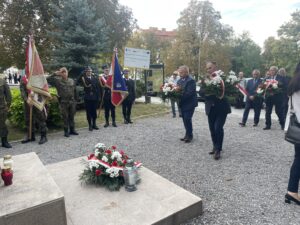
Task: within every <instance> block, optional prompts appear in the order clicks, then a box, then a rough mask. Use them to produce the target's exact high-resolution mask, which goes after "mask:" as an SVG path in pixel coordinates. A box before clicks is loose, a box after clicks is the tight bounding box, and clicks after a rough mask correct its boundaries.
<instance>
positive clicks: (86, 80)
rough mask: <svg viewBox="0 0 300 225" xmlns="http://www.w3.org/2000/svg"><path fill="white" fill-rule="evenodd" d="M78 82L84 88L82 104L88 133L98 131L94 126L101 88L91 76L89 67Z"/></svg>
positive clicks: (96, 79)
mask: <svg viewBox="0 0 300 225" xmlns="http://www.w3.org/2000/svg"><path fill="white" fill-rule="evenodd" d="M78 82H79V83H80V84H81V85H82V86H83V88H84V104H85V110H86V118H87V121H88V124H89V131H92V130H93V129H94V130H99V128H98V127H97V125H96V119H97V106H98V105H99V101H100V99H101V98H100V97H101V87H100V82H99V79H98V78H97V77H96V76H95V75H93V74H92V69H91V67H86V68H85V71H84V74H83V76H81V78H80V79H79V80H78Z"/></svg>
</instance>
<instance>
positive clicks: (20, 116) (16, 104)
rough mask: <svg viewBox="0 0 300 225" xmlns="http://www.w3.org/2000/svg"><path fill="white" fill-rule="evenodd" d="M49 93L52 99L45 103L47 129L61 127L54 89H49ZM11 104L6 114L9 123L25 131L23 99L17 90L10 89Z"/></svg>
mask: <svg viewBox="0 0 300 225" xmlns="http://www.w3.org/2000/svg"><path fill="white" fill-rule="evenodd" d="M50 93H51V95H52V97H53V98H52V99H51V100H50V101H49V102H48V103H47V105H48V118H47V126H49V127H61V126H62V118H61V113H60V110H59V105H58V101H57V97H56V95H57V92H56V89H55V88H50ZM11 94H12V104H11V106H10V110H9V113H8V119H9V121H10V123H11V124H12V125H13V126H15V127H19V128H21V129H25V119H24V108H23V99H22V97H21V94H20V90H19V89H12V90H11Z"/></svg>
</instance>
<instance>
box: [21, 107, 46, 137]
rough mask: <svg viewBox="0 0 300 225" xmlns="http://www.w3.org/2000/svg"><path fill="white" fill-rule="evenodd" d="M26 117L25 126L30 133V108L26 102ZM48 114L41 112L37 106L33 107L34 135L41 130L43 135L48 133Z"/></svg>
mask: <svg viewBox="0 0 300 225" xmlns="http://www.w3.org/2000/svg"><path fill="white" fill-rule="evenodd" d="M24 116H25V125H26V130H27V131H28V132H29V123H30V106H29V105H28V104H27V103H26V102H24ZM46 120H47V117H46V114H45V112H44V110H43V111H40V110H39V109H37V108H36V107H35V106H32V133H35V130H39V131H40V132H41V134H46V133H47V124H46Z"/></svg>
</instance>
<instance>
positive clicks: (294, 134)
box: [285, 96, 300, 145]
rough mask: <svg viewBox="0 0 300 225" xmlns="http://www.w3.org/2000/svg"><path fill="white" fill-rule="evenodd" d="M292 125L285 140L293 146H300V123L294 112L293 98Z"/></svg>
mask: <svg viewBox="0 0 300 225" xmlns="http://www.w3.org/2000/svg"><path fill="white" fill-rule="evenodd" d="M290 112H291V114H290V124H289V127H288V130H287V132H286V133H285V140H286V141H288V142H290V143H292V144H294V145H295V144H297V145H299V144H300V123H299V121H298V120H297V116H296V113H295V112H294V107H293V99H292V96H291V110H290Z"/></svg>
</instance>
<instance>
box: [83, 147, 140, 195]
mask: <svg viewBox="0 0 300 225" xmlns="http://www.w3.org/2000/svg"><path fill="white" fill-rule="evenodd" d="M128 159H129V157H128V156H127V154H126V153H125V152H124V151H123V150H120V151H119V150H117V147H116V146H111V147H106V146H105V144H102V143H98V144H96V145H95V147H94V153H92V154H90V155H89V156H88V160H87V161H85V160H84V164H85V165H86V168H85V169H84V170H83V172H82V173H81V175H80V177H79V179H80V180H81V181H83V182H85V183H86V184H96V185H100V186H104V187H106V188H107V189H109V190H110V191H118V190H119V189H120V188H121V187H122V186H123V185H124V183H125V180H124V176H123V169H124V167H125V165H126V163H127V160H128ZM134 165H135V166H136V167H137V168H140V167H141V166H142V163H140V162H134Z"/></svg>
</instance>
